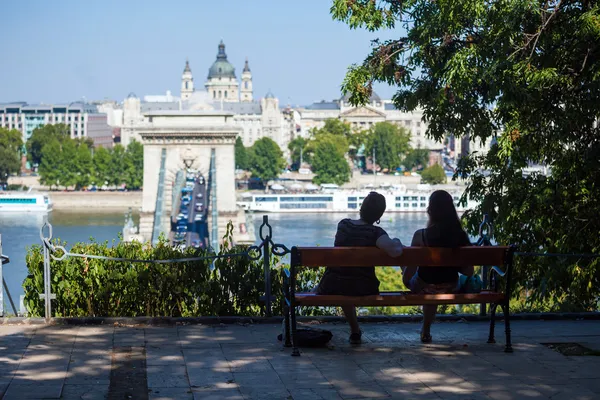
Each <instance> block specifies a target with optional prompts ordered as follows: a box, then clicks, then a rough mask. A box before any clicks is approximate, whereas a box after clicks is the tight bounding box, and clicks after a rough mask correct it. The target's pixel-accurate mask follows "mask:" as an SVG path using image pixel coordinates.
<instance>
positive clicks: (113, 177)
mask: <svg viewBox="0 0 600 400" xmlns="http://www.w3.org/2000/svg"><path fill="white" fill-rule="evenodd" d="M108 171H109V172H108V177H109V179H108V182H109V184H110V185H111V186H119V185H122V184H123V183H124V182H125V180H126V175H127V174H126V161H125V148H124V147H123V146H121V145H120V144H117V145H116V146H115V147H114V148H112V149H111V150H110V168H109V169H108Z"/></svg>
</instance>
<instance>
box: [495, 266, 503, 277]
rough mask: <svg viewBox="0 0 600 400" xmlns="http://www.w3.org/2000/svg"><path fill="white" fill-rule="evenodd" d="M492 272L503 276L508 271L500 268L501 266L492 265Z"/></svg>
mask: <svg viewBox="0 0 600 400" xmlns="http://www.w3.org/2000/svg"><path fill="white" fill-rule="evenodd" d="M492 272H495V273H497V274H498V275H500V276H501V277H504V276H505V275H506V272H504V271H502V270H501V269H500V267H496V266H494V267H492Z"/></svg>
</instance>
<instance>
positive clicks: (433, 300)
mask: <svg viewBox="0 0 600 400" xmlns="http://www.w3.org/2000/svg"><path fill="white" fill-rule="evenodd" d="M294 299H295V304H296V305H297V306H346V305H348V306H358V307H385V306H420V305H424V304H473V303H501V302H502V301H503V300H504V293H497V292H491V291H482V292H481V293H457V294H412V293H410V292H381V293H380V294H379V295H373V296H340V295H323V294H316V293H296V294H295V297H294Z"/></svg>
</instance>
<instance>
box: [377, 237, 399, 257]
mask: <svg viewBox="0 0 600 400" xmlns="http://www.w3.org/2000/svg"><path fill="white" fill-rule="evenodd" d="M375 246H377V247H379V248H380V249H381V250H383V251H385V252H386V253H387V254H388V256H390V257H399V256H400V255H402V249H403V248H404V245H403V244H402V242H401V241H400V239H398V238H394V239H392V238H390V237H389V236H388V235H387V234H385V235H381V236H380V237H379V239H377V242H376V243H375Z"/></svg>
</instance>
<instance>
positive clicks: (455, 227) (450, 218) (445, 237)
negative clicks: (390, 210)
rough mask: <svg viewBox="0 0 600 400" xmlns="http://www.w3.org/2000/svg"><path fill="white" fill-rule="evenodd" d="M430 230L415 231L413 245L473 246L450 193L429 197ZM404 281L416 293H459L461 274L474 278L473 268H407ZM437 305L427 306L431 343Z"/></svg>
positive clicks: (426, 338) (425, 333) (425, 335)
mask: <svg viewBox="0 0 600 400" xmlns="http://www.w3.org/2000/svg"><path fill="white" fill-rule="evenodd" d="M427 214H428V215H429V221H428V223H427V228H425V229H419V230H418V231H416V232H415V234H414V236H413V239H412V243H411V246H427V247H451V248H452V247H461V246H470V245H471V241H470V240H469V236H468V235H467V233H466V232H465V231H464V230H463V228H462V225H461V224H460V219H459V218H458V214H457V213H456V208H455V207H454V201H453V199H452V196H451V195H450V193H448V192H446V191H445V190H436V191H435V192H433V193H432V194H431V197H429V207H427ZM403 270H404V271H403V272H404V275H403V281H404V284H405V285H406V287H408V288H409V289H410V291H411V292H413V293H452V292H454V291H456V290H458V274H459V273H461V274H463V275H467V276H472V275H473V272H474V269H473V266H472V265H471V266H467V267H458V266H457V267H454V268H453V267H427V268H419V267H406V268H403ZM436 312H437V305H436V304H433V305H425V306H423V327H422V330H421V341H422V342H423V343H429V342H431V324H432V323H433V321H434V319H435V314H436Z"/></svg>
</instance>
